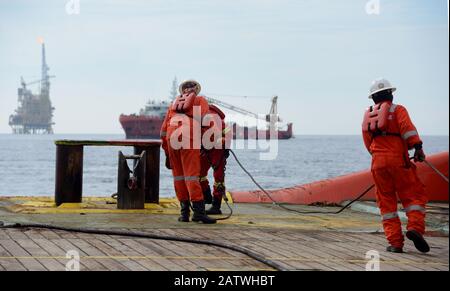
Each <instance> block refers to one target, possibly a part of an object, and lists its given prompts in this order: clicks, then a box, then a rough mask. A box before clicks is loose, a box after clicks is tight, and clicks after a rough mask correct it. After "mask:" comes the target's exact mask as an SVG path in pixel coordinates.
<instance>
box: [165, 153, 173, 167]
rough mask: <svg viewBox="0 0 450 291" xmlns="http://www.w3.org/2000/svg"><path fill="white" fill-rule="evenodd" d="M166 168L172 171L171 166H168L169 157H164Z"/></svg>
mask: <svg viewBox="0 0 450 291" xmlns="http://www.w3.org/2000/svg"><path fill="white" fill-rule="evenodd" d="M166 168H167V169H169V170H172V165H170V159H169V156H166Z"/></svg>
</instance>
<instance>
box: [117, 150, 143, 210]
mask: <svg viewBox="0 0 450 291" xmlns="http://www.w3.org/2000/svg"><path fill="white" fill-rule="evenodd" d="M127 160H134V163H133V170H130V168H129V167H128V163H127ZM146 162H147V154H146V152H145V151H143V152H142V153H141V154H140V155H130V156H125V155H124V154H123V153H122V152H121V151H119V167H118V175H117V176H118V179H117V208H118V209H144V208H145V182H146V179H145V177H146Z"/></svg>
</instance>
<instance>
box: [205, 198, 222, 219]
mask: <svg viewBox="0 0 450 291" xmlns="http://www.w3.org/2000/svg"><path fill="white" fill-rule="evenodd" d="M221 205H222V196H221V197H220V198H218V197H216V196H214V197H213V201H212V206H211V208H209V209H208V210H206V214H208V215H221V214H222V211H221V210H220V206H221Z"/></svg>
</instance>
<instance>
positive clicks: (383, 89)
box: [369, 87, 397, 99]
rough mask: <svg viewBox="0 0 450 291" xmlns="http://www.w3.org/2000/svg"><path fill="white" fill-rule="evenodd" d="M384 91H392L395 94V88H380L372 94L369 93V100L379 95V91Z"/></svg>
mask: <svg viewBox="0 0 450 291" xmlns="http://www.w3.org/2000/svg"><path fill="white" fill-rule="evenodd" d="M386 90H392V92H395V91H396V90H397V88H395V87H386V88H382V89H379V90H376V91H373V92H371V93H370V95H369V99H372V96H373V95H374V94H377V93H379V92H381V91H386Z"/></svg>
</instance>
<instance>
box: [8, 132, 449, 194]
mask: <svg viewBox="0 0 450 291" xmlns="http://www.w3.org/2000/svg"><path fill="white" fill-rule="evenodd" d="M57 139H83V140H84V139H123V136H122V135H41V136H19V135H10V134H0V196H15V195H33V196H44V195H48V196H52V195H53V193H54V182H55V152H56V148H55V145H54V140H57ZM423 139H424V148H425V151H426V153H427V154H432V153H438V152H442V151H448V149H449V138H448V136H424V137H423ZM119 150H122V151H123V152H125V153H129V154H131V153H132V148H127V147H125V148H120V147H87V148H85V156H84V181H83V193H84V195H86V196H109V195H111V194H112V193H114V192H116V187H117V153H118V151H119ZM235 152H236V154H237V155H238V157H239V159H240V160H241V162H242V163H243V164H244V165H245V167H247V169H248V170H249V171H250V172H251V173H252V174H253V175H254V176H255V178H256V179H257V180H258V181H259V182H260V183H261V184H262V185H263V186H264V187H267V188H281V187H289V186H294V185H298V184H303V183H308V182H313V181H316V180H320V179H325V178H330V177H335V176H338V175H343V174H347V173H350V172H354V171H358V170H363V169H367V168H368V167H369V164H370V157H369V155H368V153H367V152H366V150H365V148H364V146H363V143H362V140H361V137H359V136H296V137H295V138H293V139H290V140H280V141H279V143H278V155H277V158H276V159H274V160H270V161H264V160H260V159H259V157H260V153H261V150H248V149H247V150H236V151H235ZM163 161H164V153H163V152H161V183H160V184H161V186H160V193H161V196H163V197H164V196H174V193H173V187H172V180H171V173H170V172H169V171H168V170H166V168H165V167H164V165H163ZM227 186H228V188H229V189H234V190H237V189H240V190H244V189H256V187H255V185H253V184H252V182H251V181H250V179H249V178H248V177H247V176H246V175H245V173H244V172H243V171H242V170H241V169H240V168H239V167H238V165H237V163H236V162H235V161H234V160H233V158H232V157H230V159H229V160H228V166H227Z"/></svg>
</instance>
